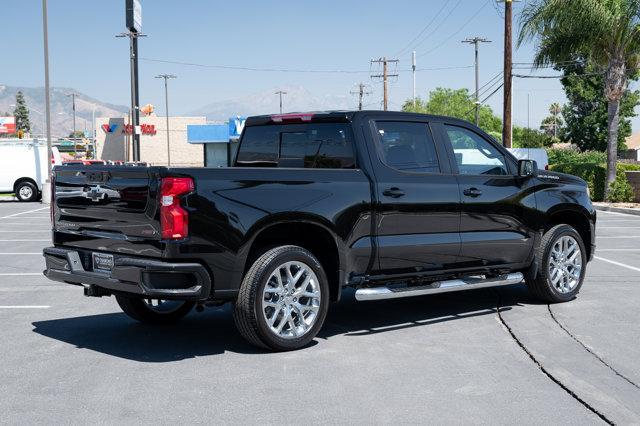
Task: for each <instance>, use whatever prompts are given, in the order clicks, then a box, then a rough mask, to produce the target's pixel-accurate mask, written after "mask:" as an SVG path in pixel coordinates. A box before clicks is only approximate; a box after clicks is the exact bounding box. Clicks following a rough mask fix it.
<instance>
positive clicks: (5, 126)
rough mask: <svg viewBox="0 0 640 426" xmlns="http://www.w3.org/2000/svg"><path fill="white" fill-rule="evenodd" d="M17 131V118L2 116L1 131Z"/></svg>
mask: <svg viewBox="0 0 640 426" xmlns="http://www.w3.org/2000/svg"><path fill="white" fill-rule="evenodd" d="M15 132H16V118H15V117H0V133H15Z"/></svg>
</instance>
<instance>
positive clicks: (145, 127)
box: [95, 115, 207, 167]
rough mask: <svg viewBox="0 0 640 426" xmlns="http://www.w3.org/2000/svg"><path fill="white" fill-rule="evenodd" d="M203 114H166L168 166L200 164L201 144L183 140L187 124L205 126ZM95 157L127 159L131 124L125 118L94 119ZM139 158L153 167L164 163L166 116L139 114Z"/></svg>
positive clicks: (193, 165)
mask: <svg viewBox="0 0 640 426" xmlns="http://www.w3.org/2000/svg"><path fill="white" fill-rule="evenodd" d="M206 122H207V120H206V118H205V117H169V152H170V154H171V166H172V167H202V166H204V165H205V155H204V153H205V147H204V145H202V144H191V143H188V141H187V127H188V126H190V125H205V124H206ZM95 126H96V127H95V129H96V158H99V159H102V160H112V161H131V160H132V158H133V155H132V152H131V136H132V134H133V126H131V125H130V124H129V121H128V119H127V118H108V117H100V118H96V123H95ZM138 132H139V133H140V160H141V161H144V162H147V163H149V164H151V165H154V166H166V165H167V158H168V153H169V152H168V151H167V119H166V117H158V116H153V115H152V116H148V117H140V126H139V129H138Z"/></svg>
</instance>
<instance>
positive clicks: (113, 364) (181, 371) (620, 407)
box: [0, 202, 640, 424]
mask: <svg viewBox="0 0 640 426" xmlns="http://www.w3.org/2000/svg"><path fill="white" fill-rule="evenodd" d="M597 235H598V238H597V245H598V249H597V253H596V256H597V257H596V259H595V260H594V261H593V262H592V263H590V264H589V267H588V271H587V278H586V282H585V284H584V286H583V288H582V291H581V293H580V294H579V296H578V298H577V299H576V300H574V301H572V302H569V303H566V304H561V305H552V306H547V305H544V304H539V303H537V302H535V301H534V300H532V299H531V298H529V296H528V295H527V292H526V288H525V287H524V285H522V284H519V285H514V286H510V287H505V288H502V289H500V290H497V291H496V290H476V291H469V292H464V293H453V294H444V295H435V296H428V297H421V298H410V299H405V300H390V301H379V302H366V303H365V302H356V301H355V300H354V298H353V295H352V294H346V295H345V297H344V298H343V301H342V302H340V303H339V304H337V305H334V306H332V307H331V309H330V311H329V315H328V317H327V321H326V323H325V327H324V329H323V330H322V331H321V333H320V336H319V338H317V339H316V340H315V342H314V343H313V344H312V345H311V346H309V347H307V348H305V349H303V350H300V351H297V352H290V353H278V354H272V353H264V352H260V351H257V350H255V349H254V348H253V347H251V346H250V345H248V344H247V343H245V342H244V341H243V340H242V338H241V337H240V336H239V335H238V334H237V333H236V331H235V329H234V325H233V320H232V318H231V314H230V309H229V307H228V306H224V307H220V308H208V309H207V310H205V311H204V312H203V313H197V312H195V311H194V312H192V313H191V314H190V315H189V316H188V317H187V318H186V319H185V320H184V321H182V322H181V323H179V324H178V325H174V326H155V327H153V326H148V325H142V324H138V323H136V322H134V321H132V320H130V319H129V318H128V317H126V316H125V315H124V314H123V313H122V312H121V311H120V309H119V308H118V306H117V304H116V302H115V300H114V299H113V298H100V299H97V298H85V297H84V296H83V295H82V290H81V289H80V288H78V287H74V286H69V285H66V284H60V283H53V282H50V281H48V280H47V279H45V278H44V277H43V276H42V274H41V271H42V269H43V258H42V256H41V250H42V248H43V247H45V246H47V245H49V240H50V231H49V210H48V207H45V206H42V205H40V204H22V203H16V202H0V321H1V323H2V332H1V336H2V339H1V344H0V361H1V362H0V384H1V385H0V416H1V418H0V422H2V423H3V424H34V423H35V424H45V423H46V424H59V423H74V424H77V423H116V422H118V423H131V424H134V423H135V424H139V423H157V422H161V423H163V424H164V423H174V422H189V423H220V422H222V423H286V424H293V423H447V424H450V423H458V424H459V423H471V422H472V423H515V422H518V423H521V424H522V423H524V424H545V423H570V424H597V423H603V422H610V423H616V424H629V423H639V422H640V362H638V360H639V359H640V326H639V323H640V309H639V308H638V305H639V302H640V217H638V216H629V215H624V214H616V213H608V212H599V214H598V230H597Z"/></svg>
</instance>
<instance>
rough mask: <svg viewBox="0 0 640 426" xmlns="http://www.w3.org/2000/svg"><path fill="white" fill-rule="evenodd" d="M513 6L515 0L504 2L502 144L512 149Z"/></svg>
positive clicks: (505, 0)
mask: <svg viewBox="0 0 640 426" xmlns="http://www.w3.org/2000/svg"><path fill="white" fill-rule="evenodd" d="M512 6H513V0H504V86H503V91H504V99H503V106H502V144H503V145H504V146H505V147H506V148H511V131H512V128H511V96H512V93H511V91H512V87H511V85H512V80H513V75H512V68H513V63H512V53H513V52H512V46H511V44H512V39H511V32H512V28H513V23H512V14H513V12H512Z"/></svg>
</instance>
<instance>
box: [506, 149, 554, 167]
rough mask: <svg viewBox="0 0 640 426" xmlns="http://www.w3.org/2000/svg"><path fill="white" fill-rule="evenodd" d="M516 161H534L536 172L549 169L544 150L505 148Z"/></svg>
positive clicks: (547, 158) (547, 157)
mask: <svg viewBox="0 0 640 426" xmlns="http://www.w3.org/2000/svg"><path fill="white" fill-rule="evenodd" d="M507 149H508V150H509V152H511V154H513V156H514V157H516V158H517V159H518V160H534V161H535V162H536V163H537V164H538V170H547V169H548V168H549V156H548V155H547V150H546V149H544V148H507Z"/></svg>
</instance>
